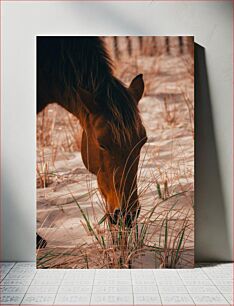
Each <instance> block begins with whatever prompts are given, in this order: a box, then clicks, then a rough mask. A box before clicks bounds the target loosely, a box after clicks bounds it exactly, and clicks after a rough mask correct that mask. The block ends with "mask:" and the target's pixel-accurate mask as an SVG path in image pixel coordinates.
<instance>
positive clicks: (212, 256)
mask: <svg viewBox="0 0 234 306" xmlns="http://www.w3.org/2000/svg"><path fill="white" fill-rule="evenodd" d="M194 51H195V52H194V57H195V137H196V143H195V259H196V261H201V260H206V261H215V260H217V261H220V260H224V261H225V260H227V258H230V259H231V258H232V254H231V246H230V245H229V242H228V229H227V222H226V212H225V206H224V196H223V190H222V181H221V175H220V170H219V162H218V155H217V148H216V141H215V134H214V124H213V117H212V105H211V98H210V91H209V82H208V75H207V68H206V59H205V48H203V47H202V46H200V45H198V44H196V43H195V49H194Z"/></svg>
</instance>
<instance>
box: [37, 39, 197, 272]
mask: <svg viewBox="0 0 234 306" xmlns="http://www.w3.org/2000/svg"><path fill="white" fill-rule="evenodd" d="M36 62H37V101H36V102H37V135H36V136H37V161H36V174H37V178H36V179H37V237H36V242H37V243H36V255H37V268H42V269H44V268H70V269H93V268H95V269H138V268H191V267H193V265H194V40H193V37H191V36H173V37H172V36H166V37H161V36H160V37H159V36H146V37H142V36H125V37H124V36H121V37H119V36H118V37H117V36H113V37H110V36H108V37H92V36H87V37H85V36H38V37H37V52H36Z"/></svg>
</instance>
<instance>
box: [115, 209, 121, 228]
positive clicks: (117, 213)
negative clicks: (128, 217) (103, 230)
mask: <svg viewBox="0 0 234 306" xmlns="http://www.w3.org/2000/svg"><path fill="white" fill-rule="evenodd" d="M119 215H120V209H119V208H117V209H116V210H115V211H114V221H115V224H116V223H117V222H118V218H119Z"/></svg>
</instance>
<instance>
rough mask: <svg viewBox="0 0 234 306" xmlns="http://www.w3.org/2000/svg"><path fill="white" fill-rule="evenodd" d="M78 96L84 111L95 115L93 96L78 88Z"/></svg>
mask: <svg viewBox="0 0 234 306" xmlns="http://www.w3.org/2000/svg"><path fill="white" fill-rule="evenodd" d="M78 96H79V98H80V102H81V103H82V105H83V106H84V108H85V109H86V111H87V112H88V113H95V110H96V108H97V107H96V102H95V100H94V97H93V95H92V94H91V93H90V92H88V91H87V90H85V89H84V88H81V87H78Z"/></svg>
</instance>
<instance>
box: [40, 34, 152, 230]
mask: <svg viewBox="0 0 234 306" xmlns="http://www.w3.org/2000/svg"><path fill="white" fill-rule="evenodd" d="M143 91H144V81H143V78H142V75H138V76H137V77H135V78H134V79H133V81H132V82H131V84H130V86H129V87H126V86H125V85H124V84H123V83H121V81H119V80H118V79H117V78H116V77H115V76H114V75H113V69H112V63H111V60H110V58H109V56H108V54H107V52H106V49H105V47H104V43H103V40H102V39H101V38H97V37H38V38H37V111H38V112H40V111H41V110H42V109H43V108H44V107H45V106H46V105H48V104H49V103H51V102H57V103H58V104H59V105H61V106H63V107H64V108H65V109H67V110H68V111H69V112H71V113H72V114H73V115H75V116H76V117H77V118H78V119H79V121H80V124H81V126H82V128H83V135H82V145H81V154H82V159H83V162H84V165H85V167H86V168H87V169H88V170H89V171H90V172H92V173H94V174H95V175H96V176H97V182H98V187H99V190H100V192H101V194H102V196H103V197H104V199H105V202H106V209H107V214H108V215H109V217H110V221H111V222H112V223H116V222H117V220H118V216H119V215H120V214H121V215H122V216H124V218H125V221H126V222H125V223H126V224H127V225H128V226H129V225H131V222H132V221H133V220H134V219H135V218H136V216H137V215H138V213H139V210H140V205H139V202H138V193H137V169H138V163H139V156H140V150H141V148H142V146H143V145H144V143H145V142H146V140H147V137H146V131H145V128H144V126H143V124H142V121H141V118H140V115H139V111H138V107H137V105H138V102H139V100H140V99H141V97H142V95H143Z"/></svg>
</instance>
